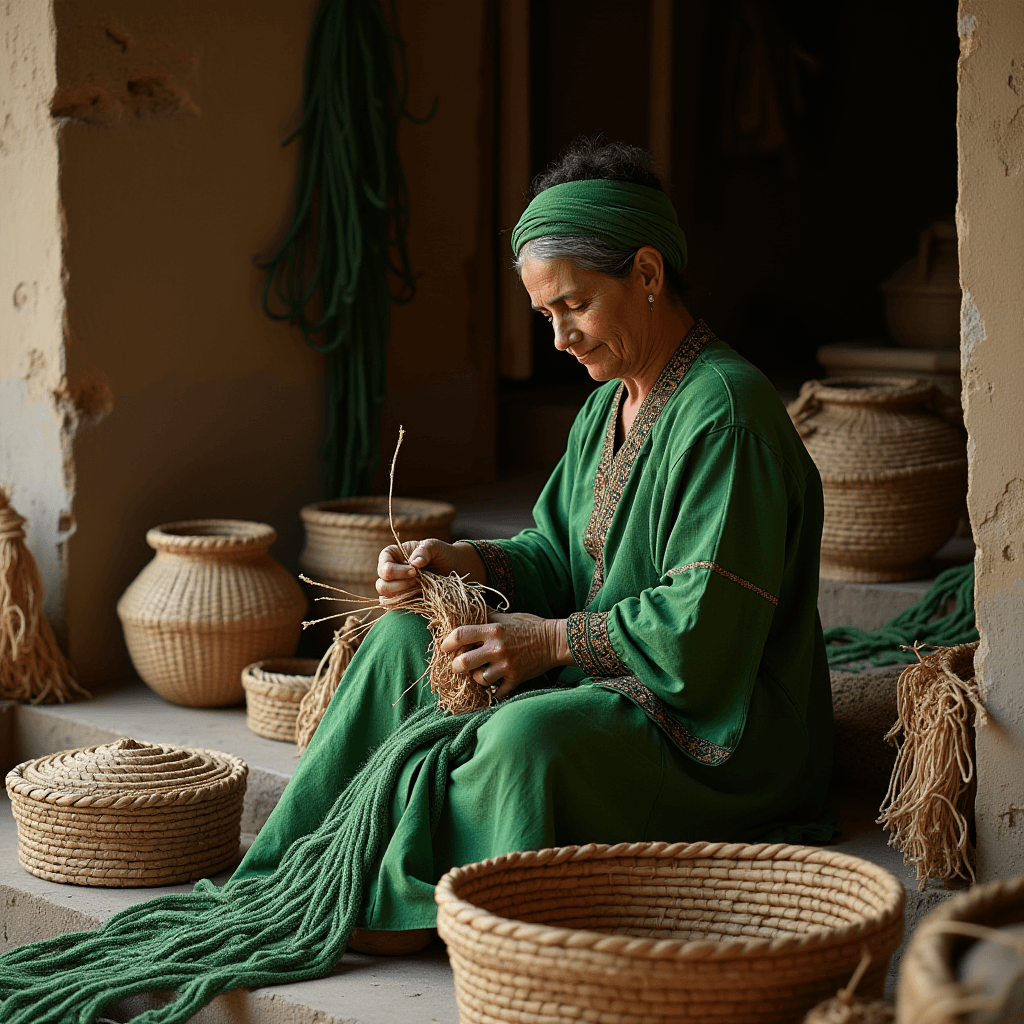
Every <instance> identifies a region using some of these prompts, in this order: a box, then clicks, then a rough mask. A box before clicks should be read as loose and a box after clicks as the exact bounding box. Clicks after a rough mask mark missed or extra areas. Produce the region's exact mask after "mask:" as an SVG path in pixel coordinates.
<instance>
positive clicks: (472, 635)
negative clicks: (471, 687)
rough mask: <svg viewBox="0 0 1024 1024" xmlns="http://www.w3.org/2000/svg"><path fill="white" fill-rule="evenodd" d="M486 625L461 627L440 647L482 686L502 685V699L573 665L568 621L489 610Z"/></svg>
mask: <svg viewBox="0 0 1024 1024" xmlns="http://www.w3.org/2000/svg"><path fill="white" fill-rule="evenodd" d="M487 619H488V621H487V623H486V624H485V625H481V626H459V628H458V629H454V630H452V632H451V633H449V634H448V636H446V637H445V638H444V641H443V642H442V643H441V650H442V651H444V652H446V653H448V654H453V655H456V657H455V658H454V659H453V660H452V670H453V671H455V672H468V673H470V674H471V675H472V676H473V678H474V679H475V680H476V681H477V682H478V683H480V685H481V686H495V685H498V694H497V696H498V699H499V700H501V699H502V698H503V697H507V696H508V695H509V694H510V693H511V692H512V691H513V690H514V689H515V688H516V687H517V686H519V685H520V684H521V683H525V682H527V681H528V680H530V679H536V678H537V676H540V675H543V674H544V673H545V672H547V670H548V669H550V668H556V667H558V666H561V665H573V664H575V662H574V661H573V659H572V655H571V654H570V653H569V642H568V640H567V639H566V636H565V619H542V618H539V617H538V616H536V615H528V614H527V613H525V612H515V613H512V614H503V613H502V612H496V611H490V610H489V611H488V614H487Z"/></svg>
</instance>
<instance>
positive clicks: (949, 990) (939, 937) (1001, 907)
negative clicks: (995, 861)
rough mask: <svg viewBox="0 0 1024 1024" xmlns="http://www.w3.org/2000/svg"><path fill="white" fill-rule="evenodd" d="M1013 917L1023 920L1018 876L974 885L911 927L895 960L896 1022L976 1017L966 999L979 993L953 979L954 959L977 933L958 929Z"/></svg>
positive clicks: (950, 1023) (949, 1022)
mask: <svg viewBox="0 0 1024 1024" xmlns="http://www.w3.org/2000/svg"><path fill="white" fill-rule="evenodd" d="M1019 921H1024V876H1018V877H1016V878H1011V879H1009V880H1007V881H1003V882H990V883H988V884H987V885H978V886H975V887H974V888H973V889H971V890H970V891H969V892H965V893H963V894H962V895H960V896H955V897H953V899H951V900H947V901H945V902H944V903H941V904H940V905H939V906H938V907H936V908H935V909H934V910H933V911H932V912H931V913H930V914H929V915H928V916H927V917H926V918H925V919H924V920H923V921H922V922H921V923H920V924H919V925H918V926H917V929H916V931H915V932H914V934H913V935H912V936H911V939H910V942H909V943H908V945H907V950H906V952H905V953H904V954H903V957H902V959H901V961H900V975H899V982H898V985H897V990H896V1024H968V1022H970V1021H971V1020H972V1019H976V1018H974V1016H973V1014H972V1013H971V1012H970V1011H971V1009H972V1003H976V998H975V999H972V997H977V996H978V994H979V993H977V992H976V991H972V987H970V986H968V985H965V984H963V983H962V982H961V981H959V980H958V978H957V973H958V972H957V961H958V960H959V959H960V956H961V955H962V954H963V953H964V952H965V951H966V950H967V949H968V948H969V947H970V946H971V944H972V943H973V942H974V941H976V940H977V939H979V938H981V937H982V935H981V934H980V933H979V934H975V935H968V934H964V932H967V931H977V926H978V925H982V926H984V928H983V929H981V932H983V931H984V930H985V929H986V928H1000V927H1001V926H1003V925H1006V924H1011V923H1017V922H1019ZM964 925H966V926H967V927H966V928H964V927H962V926H964ZM986 1019H987V1018H986ZM993 1019H999V1020H1009V1019H1010V1018H1009V1017H1005V1016H1000V1017H994V1018H993Z"/></svg>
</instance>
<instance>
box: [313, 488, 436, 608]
mask: <svg viewBox="0 0 1024 1024" xmlns="http://www.w3.org/2000/svg"><path fill="white" fill-rule="evenodd" d="M393 508H394V519H395V529H396V530H397V531H398V536H399V537H401V538H402V540H403V541H407V540H424V539H425V538H427V537H437V538H438V539H439V540H445V541H446V540H449V539H450V538H451V525H452V520H453V519H454V518H455V506H454V505H449V504H448V503H447V502H444V501H424V500H421V499H416V498H395V499H394V502H393ZM299 515H300V516H301V517H302V523H303V526H304V527H305V529H306V545H305V547H304V548H303V549H302V554H301V555H300V556H299V565H300V566H301V567H302V571H303V572H304V573H305V574H306V575H307V576H309V578H310V579H313V580H316V582H317V583H328V584H330V585H331V586H335V587H340V588H341V589H342V590H348V591H350V592H351V593H353V594H360V595H362V596H365V597H367V598H368V599H369V600H370V601H376V600H377V590H376V587H375V584H376V582H377V558H378V556H379V555H380V553H381V550H382V549H383V548H386V547H387V546H388V545H389V544H394V542H395V539H394V537H392V535H391V527H390V526H389V525H388V499H387V495H375V496H369V497H360V498H338V499H336V500H334V501H318V502H315V503H314V504H312V505H306V506H305V508H303V509H302V511H301V512H300V513H299ZM323 593H327V592H326V591H324V592H323ZM320 607H324V606H320ZM342 608H344V606H343V605H339V606H337V607H335V608H332V609H330V610H333V611H338V610H341V609H342ZM324 614H325V615H326V614H329V611H325V612H324Z"/></svg>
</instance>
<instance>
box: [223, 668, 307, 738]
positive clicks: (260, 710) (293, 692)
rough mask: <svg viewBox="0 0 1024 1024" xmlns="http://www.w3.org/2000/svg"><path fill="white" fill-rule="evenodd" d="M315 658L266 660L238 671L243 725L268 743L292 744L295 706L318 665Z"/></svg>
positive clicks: (296, 709) (298, 703)
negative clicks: (272, 741) (242, 705)
mask: <svg viewBox="0 0 1024 1024" xmlns="http://www.w3.org/2000/svg"><path fill="white" fill-rule="evenodd" d="M319 664H320V662H318V661H317V660H316V659H315V658H267V659H265V660H263V661H257V662H254V663H253V664H252V665H246V666H245V668H244V669H242V688H243V689H244V690H245V724H246V725H248V726H249V728H250V729H252V731H253V732H254V733H257V734H258V735H260V736H266V737H267V739H270V740H284V741H285V742H287V743H294V742H295V720H296V719H297V718H298V714H299V705H300V704H301V703H302V698H303V697H305V696H306V694H307V693H308V692H309V688H310V686H312V685H313V677H314V676H315V675H316V667H317V665H319Z"/></svg>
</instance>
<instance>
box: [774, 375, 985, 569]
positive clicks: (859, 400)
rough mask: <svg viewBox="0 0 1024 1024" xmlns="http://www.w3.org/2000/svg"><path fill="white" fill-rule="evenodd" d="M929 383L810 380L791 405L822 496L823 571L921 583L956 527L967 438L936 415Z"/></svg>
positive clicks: (873, 379)
mask: <svg viewBox="0 0 1024 1024" xmlns="http://www.w3.org/2000/svg"><path fill="white" fill-rule="evenodd" d="M937 400H938V393H937V390H936V388H935V386H934V385H932V384H929V383H927V382H926V381H907V380H905V379H901V378H885V377H868V378H860V377H832V378H829V379H828V380H823V381H808V382H807V383H806V384H805V385H804V386H803V388H802V389H801V392H800V397H799V398H798V399H797V400H796V402H794V403H793V405H792V406H790V415H791V416H792V417H793V420H794V422H795V423H796V424H797V429H798V430H799V431H800V435H801V437H803V439H804V444H805V445H806V446H807V450H808V452H810V455H811V458H812V459H814V462H815V465H816V466H817V467H818V472H819V473H820V474H821V482H822V487H823V490H824V498H825V523H824V528H823V530H822V536H821V575H822V576H823V577H824V578H825V579H831V580H854V581H861V582H878V581H885V580H910V579H919V578H921V577H922V576H924V575H926V573H927V559H928V558H929V557H930V556H931V555H933V554H935V552H936V551H938V550H939V548H941V547H942V545H943V544H945V542H946V541H947V540H949V538H950V537H952V536H953V533H954V531H955V530H956V525H957V520H958V519H959V516H960V512H961V510H962V508H963V503H964V496H965V494H966V488H967V451H966V441H965V439H964V437H963V435H962V434H961V433H960V431H959V430H957V429H956V428H955V427H953V426H952V425H951V424H950V423H949V422H947V420H946V419H944V418H943V417H942V416H940V415H939V414H938V413H936V412H935V411H933V405H934V403H936V401H937Z"/></svg>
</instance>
